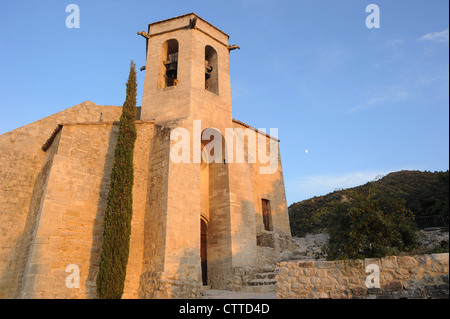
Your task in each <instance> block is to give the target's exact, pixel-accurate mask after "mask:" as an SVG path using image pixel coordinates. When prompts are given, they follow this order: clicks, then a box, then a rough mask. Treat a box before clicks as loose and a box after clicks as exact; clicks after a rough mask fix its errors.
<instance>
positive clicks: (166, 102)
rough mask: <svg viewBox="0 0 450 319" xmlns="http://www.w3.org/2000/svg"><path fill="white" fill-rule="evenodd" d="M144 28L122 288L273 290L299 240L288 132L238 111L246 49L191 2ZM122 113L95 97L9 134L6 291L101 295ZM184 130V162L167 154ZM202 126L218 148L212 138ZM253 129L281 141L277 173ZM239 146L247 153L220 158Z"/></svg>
mask: <svg viewBox="0 0 450 319" xmlns="http://www.w3.org/2000/svg"><path fill="white" fill-rule="evenodd" d="M138 35H140V36H142V37H143V40H142V41H143V42H144V41H145V42H146V57H147V59H146V65H145V66H143V67H142V68H141V70H142V71H144V70H145V80H144V88H143V98H142V106H141V107H139V108H138V112H137V119H136V126H137V140H136V144H135V153H134V170H135V179H134V186H133V218H132V232H131V241H130V255H129V262H128V266H127V274H126V281H125V290H124V295H123V298H196V297H198V296H199V295H200V294H201V291H202V289H204V287H205V286H206V287H211V288H213V289H228V290H238V291H265V289H266V290H270V289H273V288H274V284H275V283H274V280H273V277H274V276H273V271H274V269H273V265H274V263H275V262H276V261H278V260H279V255H280V252H282V251H283V250H285V249H289V247H291V245H292V238H291V233H290V227H289V218H288V211H287V203H286V196H285V189H284V181H283V173H282V167H281V159H280V156H279V140H278V139H277V137H276V136H273V135H272V136H271V135H269V134H267V133H265V132H264V131H263V130H258V129H256V128H253V127H251V126H250V125H247V124H245V123H243V122H240V121H238V120H235V119H233V117H232V109H231V91H230V70H229V55H230V54H238V53H231V52H232V51H233V50H235V49H239V47H238V46H237V45H229V44H228V39H229V36H228V35H227V34H226V33H224V32H223V31H221V30H219V29H218V28H216V27H215V26H213V25H212V24H210V23H208V22H207V21H205V20H203V19H202V18H200V17H199V16H197V15H196V14H194V13H190V14H186V15H183V16H179V17H175V18H171V19H167V20H163V21H159V22H155V23H151V24H149V25H148V30H147V31H142V32H138ZM235 52H238V51H235ZM121 110H122V108H121V107H119V106H104V105H97V104H95V103H93V102H90V101H86V102H83V103H81V104H79V105H76V106H73V107H70V108H68V109H66V110H63V111H61V112H59V113H56V114H54V115H50V116H48V117H46V118H43V119H41V120H38V121H36V122H34V123H31V124H28V125H26V126H23V127H21V128H18V129H15V130H13V131H10V132H8V133H5V134H3V135H1V136H0V298H96V283H95V279H96V275H97V272H98V267H99V261H100V250H101V243H102V236H103V217H104V211H105V207H106V198H107V194H108V188H109V183H110V172H111V168H112V164H113V156H114V148H115V143H116V138H117V133H118V120H119V118H120V114H121ZM179 128H183V129H184V130H183V132H187V133H188V136H189V137H190V140H189V143H190V144H189V145H192V146H191V151H190V152H188V153H187V159H188V160H184V161H174V160H172V159H171V156H172V155H173V154H172V153H173V150H174V148H175V147H176V146H177V143H180V140H179V136H178V137H177V136H176V135H174V134H171V133H173V132H174V130H175V129H179ZM207 129H213V132H215V134H212V136H214V139H216V142H217V139H222V140H223V143H222V148H223V149H222V150H219V149H217V147H215V148H211V147H209V148H208V144H209V143H211V142H212V140H213V138H212V137H211V136H209V137H208V134H203V133H204V132H205V131H206V130H207ZM227 129H232V130H233V132H234V134H232V135H229V134H228V135H229V136H231V137H232V138H231V143H230V140H229V139H228V140H227V141H225V136H226V130H227ZM239 132H241V133H242V132H244V133H245V134H238V133H239ZM256 139H258V141H260V140H263V143H259V144H258V152H264V153H265V154H268V153H269V151H270V152H271V151H272V150H271V149H270V148H271V147H272V146H273V147H275V151H276V153H275V154H276V158H275V161H276V162H275V164H276V165H274V167H275V169H274V170H273V171H271V172H270V173H262V170H261V168H263V167H265V166H267V165H269V164H268V163H267V162H265V163H264V162H262V161H261V160H260V158H259V157H256V158H255V156H253V155H251V154H252V153H253V146H251V145H250V144H252V143H250V141H253V140H256ZM240 144H242V145H244V146H245V152H244V161H237V160H234V161H233V158H231V160H230V158H229V157H227V156H225V155H229V154H234V155H235V156H236V157H237V155H238V150H237V149H236V147H237V145H240ZM253 144H254V143H253ZM253 144H252V145H253ZM230 145H232V146H231V148H228V149H227V147H230ZM233 145H234V146H233ZM261 145H263V146H261ZM222 151H223V152H222ZM233 151H234V152H233ZM200 152H201V154H202V156H201V159H200V160H196V159H195V156H196V154H197V155H198V154H199V153H200ZM176 155H177V154H176ZM208 157H214V161H211V160H208ZM197 159H198V158H197ZM272 164H273V163H272ZM271 267H272V268H271ZM271 279H272V280H271Z"/></svg>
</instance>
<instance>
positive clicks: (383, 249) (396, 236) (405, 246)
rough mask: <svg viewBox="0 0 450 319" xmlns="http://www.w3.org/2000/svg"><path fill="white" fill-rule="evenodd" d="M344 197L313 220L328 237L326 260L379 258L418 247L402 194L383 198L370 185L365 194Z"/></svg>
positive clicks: (349, 193) (416, 235)
mask: <svg viewBox="0 0 450 319" xmlns="http://www.w3.org/2000/svg"><path fill="white" fill-rule="evenodd" d="M347 196H348V197H347V199H346V200H336V201H334V202H332V203H330V204H329V205H328V206H327V207H324V208H322V209H321V211H320V213H319V214H318V215H317V216H316V219H321V220H322V222H324V223H325V225H326V227H327V231H328V234H329V236H330V237H329V240H328V243H327V244H326V245H325V247H324V248H325V249H324V253H325V254H326V255H327V258H328V259H329V260H336V259H364V258H381V257H385V256H388V255H393V254H398V253H400V252H404V251H409V250H411V249H414V248H416V247H417V245H418V234H417V228H416V226H415V223H414V216H413V214H412V212H411V211H410V210H409V209H408V208H407V207H406V206H405V200H404V199H403V197H402V196H401V194H396V193H392V194H390V195H389V196H386V194H384V193H383V192H380V190H379V189H378V187H377V186H376V185H373V184H372V185H370V187H369V189H368V190H367V192H364V193H359V192H356V191H348V192H347Z"/></svg>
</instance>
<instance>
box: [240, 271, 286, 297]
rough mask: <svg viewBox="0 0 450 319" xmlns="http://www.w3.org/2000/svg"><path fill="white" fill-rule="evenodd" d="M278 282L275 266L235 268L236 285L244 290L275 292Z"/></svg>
mask: <svg viewBox="0 0 450 319" xmlns="http://www.w3.org/2000/svg"><path fill="white" fill-rule="evenodd" d="M276 283H277V281H276V278H275V270H274V269H273V268H270V269H268V268H265V269H251V268H240V269H236V270H235V287H236V288H237V290H240V291H242V292H275V291H276Z"/></svg>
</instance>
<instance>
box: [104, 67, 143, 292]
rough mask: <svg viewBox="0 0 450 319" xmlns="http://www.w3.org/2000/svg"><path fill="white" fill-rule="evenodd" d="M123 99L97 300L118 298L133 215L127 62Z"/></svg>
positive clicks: (132, 82) (132, 94)
mask: <svg viewBox="0 0 450 319" xmlns="http://www.w3.org/2000/svg"><path fill="white" fill-rule="evenodd" d="M126 88H127V89H126V99H125V102H124V104H123V109H122V115H121V117H120V123H119V133H118V137H117V144H116V148H115V153H114V164H113V167H112V170H111V184H110V188H109V193H108V199H107V205H106V211H105V219H104V231H103V243H102V252H101V258H100V269H99V273H98V276H97V295H98V297H99V298H101V299H120V298H121V297H122V294H123V288H124V283H125V276H126V268H127V263H128V255H129V246H130V233H131V218H132V215H133V207H132V206H133V198H132V191H133V180H134V168H133V153H134V144H135V141H136V123H135V120H136V88H137V83H136V65H135V64H134V62H133V61H131V65H130V73H129V76H128V82H127V84H126Z"/></svg>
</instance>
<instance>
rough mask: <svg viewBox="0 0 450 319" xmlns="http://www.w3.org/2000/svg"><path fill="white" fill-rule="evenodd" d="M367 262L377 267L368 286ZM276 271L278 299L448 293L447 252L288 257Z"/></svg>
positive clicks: (438, 294) (444, 294)
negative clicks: (345, 257)
mask: <svg viewBox="0 0 450 319" xmlns="http://www.w3.org/2000/svg"><path fill="white" fill-rule="evenodd" d="M369 265H376V266H371V267H372V269H373V268H377V269H378V270H379V277H378V278H379V285H378V287H369V288H368V287H367V284H366V279H367V278H368V276H374V275H375V273H373V272H372V271H369V269H370V268H371V267H369V268H368V266H369ZM366 269H367V271H368V272H366ZM276 272H277V276H276V279H277V298H280V299H285V298H292V299H294V298H298V299H303V298H304V299H319V298H331V299H350V298H355V299H401V298H421V299H425V298H448V297H449V296H448V286H449V254H448V253H445V254H432V255H422V256H414V257H410V256H401V257H395V256H394V257H387V258H370V259H369V258H368V259H365V260H356V261H315V262H311V261H287V262H280V263H278V264H277V270H276ZM370 282H372V281H370ZM373 284H374V282H373V283H372V285H373Z"/></svg>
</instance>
